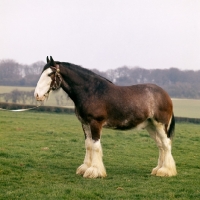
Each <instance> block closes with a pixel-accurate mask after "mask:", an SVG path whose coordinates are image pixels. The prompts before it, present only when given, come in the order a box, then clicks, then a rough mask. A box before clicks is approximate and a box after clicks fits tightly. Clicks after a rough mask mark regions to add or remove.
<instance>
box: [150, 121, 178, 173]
mask: <svg viewBox="0 0 200 200" xmlns="http://www.w3.org/2000/svg"><path fill="white" fill-rule="evenodd" d="M147 130H148V132H149V134H150V136H151V137H152V138H153V139H154V140H155V141H156V144H157V146H158V149H159V158H158V165H157V166H156V167H155V168H153V170H152V172H151V174H152V175H156V176H175V175H176V174H177V172H176V165H175V162H174V159H173V157H172V154H171V144H172V142H171V139H170V138H168V137H167V134H166V133H165V129H164V126H163V125H162V124H160V123H157V122H154V123H153V124H152V125H151V126H149V127H147Z"/></svg>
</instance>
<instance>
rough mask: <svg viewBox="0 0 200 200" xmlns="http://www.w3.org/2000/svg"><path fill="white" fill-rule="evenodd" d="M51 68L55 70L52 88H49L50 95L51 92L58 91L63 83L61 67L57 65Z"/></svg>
mask: <svg viewBox="0 0 200 200" xmlns="http://www.w3.org/2000/svg"><path fill="white" fill-rule="evenodd" d="M50 68H51V69H52V70H53V72H52V73H54V79H53V80H52V83H51V86H50V88H49V90H48V91H47V93H46V94H49V92H50V91H51V90H58V89H59V88H60V86H61V83H62V76H61V74H60V68H59V65H56V66H53V67H50ZM54 71H55V72H54ZM57 80H58V81H57Z"/></svg>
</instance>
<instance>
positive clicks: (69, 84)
mask: <svg viewBox="0 0 200 200" xmlns="http://www.w3.org/2000/svg"><path fill="white" fill-rule="evenodd" d="M59 88H62V89H63V90H64V91H65V92H66V93H67V94H68V95H69V97H70V98H71V99H72V101H73V102H74V105H75V113H76V115H77V117H78V119H79V121H80V122H81V124H82V128H83V132H84V134H85V148H86V154H85V158H84V161H83V164H82V165H80V167H78V168H77V171H76V173H77V174H80V175H83V177H86V178H97V177H105V176H106V170H105V167H104V164H103V160H102V156H103V154H102V147H101V143H100V139H101V132H102V128H103V127H110V128H114V129H120V130H127V129H132V128H142V129H146V130H147V131H148V132H149V134H150V136H151V137H152V138H153V139H154V140H155V142H156V144H157V146H158V149H159V158H158V163H157V166H156V167H155V168H153V169H152V172H151V174H152V175H156V176H175V175H176V174H177V172H176V165H175V162H174V159H173V157H172V154H171V146H172V138H173V135H174V129H175V119H174V114H173V105H172V101H171V99H170V97H169V95H168V94H167V93H166V92H165V91H164V90H163V89H162V88H160V87H159V86H157V85H154V84H138V85H133V86H117V85H115V84H113V83H112V82H110V81H109V80H107V79H106V78H104V77H102V76H100V75H97V74H95V73H94V72H92V71H90V70H88V69H85V68H82V67H80V66H78V65H74V64H71V63H67V62H58V61H54V60H53V58H52V57H51V56H50V59H49V58H48V57H47V64H46V65H45V66H44V69H43V71H42V74H41V77H40V79H39V81H38V83H37V86H36V88H35V93H34V96H35V98H36V100H37V101H44V100H45V99H46V98H47V97H48V95H49V92H50V91H52V90H57V89H59Z"/></svg>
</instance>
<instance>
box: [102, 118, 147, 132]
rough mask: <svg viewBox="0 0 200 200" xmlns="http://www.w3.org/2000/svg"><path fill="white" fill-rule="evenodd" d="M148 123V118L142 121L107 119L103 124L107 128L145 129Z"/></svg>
mask: <svg viewBox="0 0 200 200" xmlns="http://www.w3.org/2000/svg"><path fill="white" fill-rule="evenodd" d="M147 125H148V120H145V121H142V122H135V121H131V120H130V121H129V120H123V121H109V120H108V121H107V122H105V123H104V124H103V126H104V127H105V128H112V129H119V130H129V129H144V128H146V127H147Z"/></svg>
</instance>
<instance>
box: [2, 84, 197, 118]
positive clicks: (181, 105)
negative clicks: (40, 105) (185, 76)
mask: <svg viewBox="0 0 200 200" xmlns="http://www.w3.org/2000/svg"><path fill="white" fill-rule="evenodd" d="M15 89H18V90H19V91H32V90H34V89H35V88H34V87H14V86H0V94H2V93H10V92H11V91H13V90H15ZM56 97H61V98H64V99H63V104H64V106H70V107H71V106H73V102H72V101H71V100H70V99H66V98H65V97H66V93H64V92H63V91H62V90H59V91H58V92H54V93H51V94H50V97H49V99H48V101H46V102H44V105H46V106H57V99H56ZM4 101H5V100H4V99H3V97H1V96H0V102H4ZM172 101H173V104H174V114H175V116H177V117H190V118H200V112H197V111H200V100H197V99H172ZM35 104H36V101H35Z"/></svg>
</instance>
